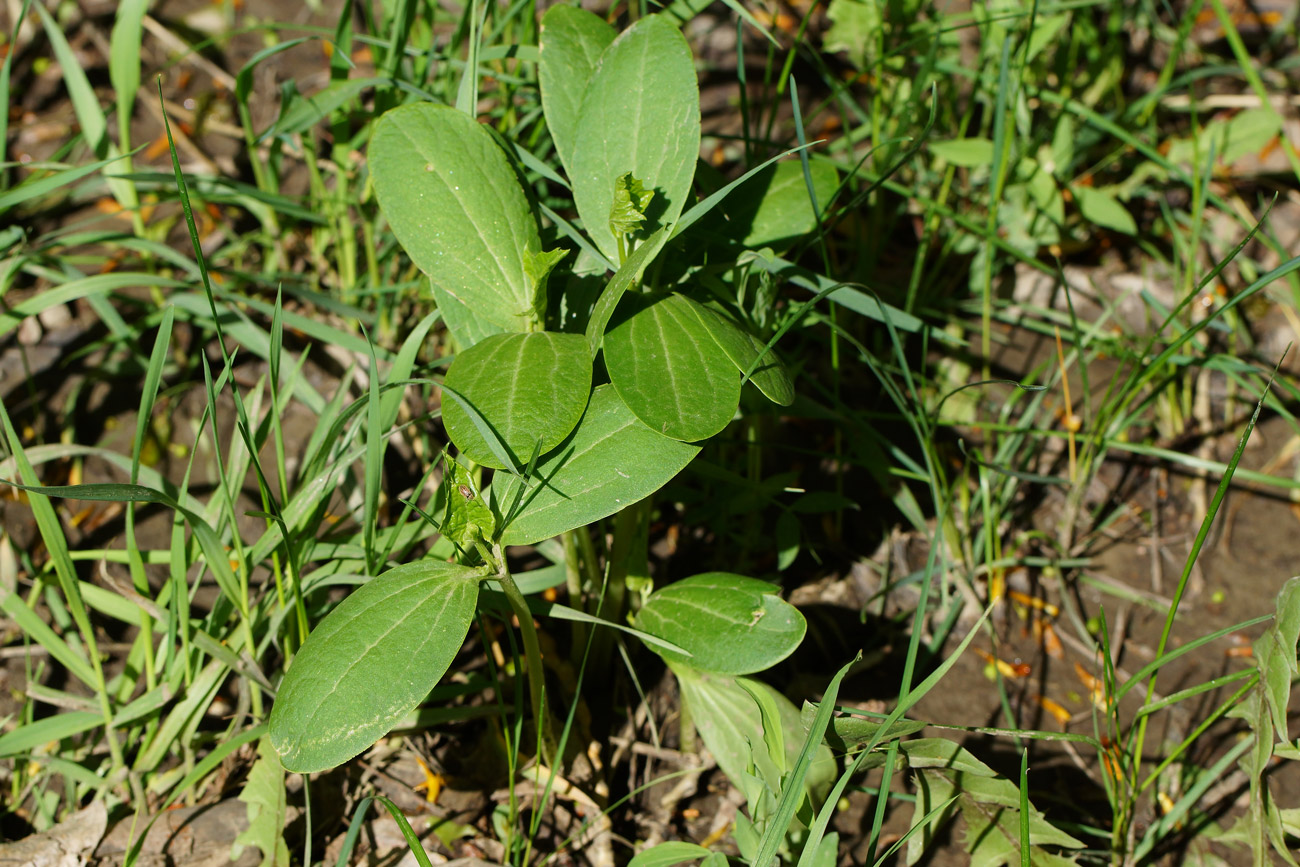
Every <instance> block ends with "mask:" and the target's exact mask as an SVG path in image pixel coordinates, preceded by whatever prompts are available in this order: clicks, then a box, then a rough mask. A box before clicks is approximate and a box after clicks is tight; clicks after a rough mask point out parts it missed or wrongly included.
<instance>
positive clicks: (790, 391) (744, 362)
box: [693, 304, 794, 406]
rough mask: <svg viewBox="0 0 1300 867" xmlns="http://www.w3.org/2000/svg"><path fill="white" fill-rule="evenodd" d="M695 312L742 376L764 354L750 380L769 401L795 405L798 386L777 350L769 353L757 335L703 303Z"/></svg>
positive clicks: (696, 306)
mask: <svg viewBox="0 0 1300 867" xmlns="http://www.w3.org/2000/svg"><path fill="white" fill-rule="evenodd" d="M693 309H694V311H695V313H696V315H698V316H699V318H700V324H702V325H703V326H704V327H705V329H706V330H707V331H708V332H709V334H711V335H713V339H714V340H716V341H717V342H718V345H719V346H721V347H722V351H723V352H725V353H726V354H727V357H728V358H730V359H731V361H732V363H734V364H735V365H736V368H737V369H738V370H739V371H740V372H741V373H742V374H743V373H746V372H747V371H749V368H750V366H751V365H753V364H754V362H755V360H757V359H759V357H760V355H761V357H762V360H761V361H759V363H758V366H757V367H755V368H754V372H753V373H751V374H750V377H749V381H750V382H752V383H754V385H755V386H756V387H757V388H758V390H759V391H761V392H763V394H764V395H766V396H767V399H768V400H770V401H772V402H773V403H777V404H780V405H781V406H789V405H790V404H792V403H794V383H792V382H791V381H790V374H789V373H788V372H787V371H786V369H785V365H784V364H782V363H781V359H780V358H778V357H777V355H776V351H775V350H769V349H768V348H767V344H766V343H764V342H763V341H761V340H759V339H758V338H757V337H755V336H754V334H753V332H751V331H750V330H749V329H748V328H745V326H743V325H741V324H740V323H738V322H736V321H735V320H734V319H732V318H731V317H730V316H727V315H726V314H725V313H720V312H718V311H717V310H714V309H712V308H710V307H705V306H704V305H703V304H695V305H694V308H693Z"/></svg>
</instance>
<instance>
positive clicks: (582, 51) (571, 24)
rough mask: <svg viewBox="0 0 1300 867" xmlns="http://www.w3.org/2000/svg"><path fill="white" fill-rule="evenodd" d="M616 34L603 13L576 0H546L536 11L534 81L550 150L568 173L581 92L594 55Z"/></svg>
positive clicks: (570, 170)
mask: <svg viewBox="0 0 1300 867" xmlns="http://www.w3.org/2000/svg"><path fill="white" fill-rule="evenodd" d="M616 35H617V32H616V31H615V30H614V28H613V27H610V26H609V24H607V23H606V22H605V19H603V18H601V17H600V16H599V15H596V14H594V13H592V12H588V11H586V10H585V9H581V8H579V7H577V6H569V5H566V4H561V5H559V6H552V7H551V8H550V9H547V10H546V14H545V15H543V16H542V32H541V37H540V38H539V39H538V44H537V47H538V53H539V54H540V57H541V59H540V61H539V62H538V64H537V83H538V85H539V86H540V88H541V91H542V110H543V111H544V112H545V113H546V126H547V127H548V128H549V129H550V130H551V140H552V141H554V142H555V152H556V153H557V154H559V155H560V163H561V164H562V165H563V166H564V170H565V171H566V172H568V173H569V174H570V175H572V174H573V140H574V137H575V136H576V135H577V130H578V111H579V110H580V109H581V108H582V97H583V94H585V93H586V92H587V82H588V81H590V80H591V74H592V73H593V72H594V71H595V69H596V61H598V60H599V59H600V55H601V54H602V53H603V52H604V51H605V49H606V48H608V47H609V43H611V42H613V41H614V37H615V36H616Z"/></svg>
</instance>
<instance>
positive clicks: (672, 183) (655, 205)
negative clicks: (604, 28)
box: [569, 15, 700, 261]
mask: <svg viewBox="0 0 1300 867" xmlns="http://www.w3.org/2000/svg"><path fill="white" fill-rule="evenodd" d="M699 155H700V91H699V86H698V85H697V83H696V80H695V63H694V61H693V60H692V59H691V49H690V46H688V45H687V44H686V39H685V37H683V36H682V33H681V31H680V30H678V29H677V27H676V26H675V25H674V24H673V23H672V21H671V20H670V19H669V18H668V17H667V16H666V15H647V16H646V17H644V18H642V19H641V20H640V21H638V22H636V23H635V24H633V25H632V26H631V27H629V28H628V29H627V30H625V31H623V33H621V34H620V35H619V36H618V38H616V39H615V40H614V41H613V42H612V43H610V45H609V47H608V48H606V49H605V51H604V53H603V54H601V56H600V60H599V62H598V63H597V64H596V69H595V71H594V72H593V73H592V75H591V80H590V82H589V83H588V85H587V89H586V92H585V94H584V95H583V99H582V107H581V108H580V109H579V112H578V124H577V131H576V134H575V136H574V141H573V159H572V163H573V164H572V165H571V166H570V167H569V179H570V180H571V181H572V182H573V201H574V204H575V205H577V207H578V214H579V216H581V217H582V222H583V225H584V226H585V227H586V229H587V234H588V235H589V236H590V237H591V239H592V240H593V241H594V242H595V243H596V246H597V247H599V248H600V250H601V252H603V253H604V254H605V255H606V256H608V257H610V258H611V259H614V260H615V261H617V258H618V238H616V237H615V235H614V233H613V232H611V231H610V228H609V218H610V213H611V211H612V209H613V205H614V186H615V179H617V178H619V177H622V176H623V175H625V174H627V173H628V172H631V173H632V175H633V176H634V177H636V178H637V179H638V180H640V181H641V183H642V184H644V186H645V189H646V190H653V191H654V194H655V195H654V200H653V201H652V202H651V207H650V212H649V214H648V215H647V216H648V221H647V224H646V225H645V226H644V227H643V228H644V230H645V231H654V230H655V229H659V228H661V227H663V226H665V225H667V224H669V223H672V222H674V221H676V219H677V217H678V216H679V215H680V214H681V212H682V208H683V207H684V206H685V204H686V199H687V197H688V196H689V195H690V192H691V179H692V178H693V177H694V176H695V161H696V160H697V159H699Z"/></svg>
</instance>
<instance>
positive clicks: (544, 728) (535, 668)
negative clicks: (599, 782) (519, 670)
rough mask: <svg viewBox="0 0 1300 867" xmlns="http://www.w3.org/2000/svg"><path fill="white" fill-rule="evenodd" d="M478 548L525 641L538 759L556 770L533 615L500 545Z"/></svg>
mask: <svg viewBox="0 0 1300 867" xmlns="http://www.w3.org/2000/svg"><path fill="white" fill-rule="evenodd" d="M478 547H479V550H480V553H482V554H483V555H484V559H485V560H487V562H488V563H489V564H493V565H495V566H496V579H497V582H498V583H499V584H500V585H501V589H502V590H503V591H505V594H506V599H507V600H509V602H510V608H511V610H513V611H514V613H515V617H516V618H517V619H518V620H519V631H520V632H521V633H522V634H523V637H524V658H525V660H526V664H527V666H528V692H529V695H530V697H531V698H532V704H533V721H534V723H535V724H536V726H537V738H538V741H539V743H540V746H541V749H540V752H541V758H542V761H543V762H545V763H546V764H548V765H550V766H552V767H558V765H557V764H556V756H555V737H554V735H553V734H552V732H551V717H550V713H549V712H548V711H547V708H546V672H545V670H544V669H543V668H542V648H541V644H540V643H539V642H538V641H537V630H536V629H534V628H533V614H532V612H531V611H529V610H528V602H527V600H525V599H524V594H523V593H522V592H520V590H519V585H518V584H516V583H515V579H514V578H512V577H510V569H509V567H507V566H506V558H505V552H504V551H502V550H501V545H500V544H497V545H494V546H493V547H492V550H491V552H488V551H487V550H486V547H487V546H486V545H484V544H483V543H481V542H480V543H479V546H478ZM489 554H490V556H489Z"/></svg>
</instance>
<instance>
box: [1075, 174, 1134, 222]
mask: <svg viewBox="0 0 1300 867" xmlns="http://www.w3.org/2000/svg"><path fill="white" fill-rule="evenodd" d="M1071 189H1072V191H1073V192H1074V200H1075V201H1076V202H1078V203H1079V213H1081V214H1083V218H1084V219H1085V220H1087V221H1088V222H1090V223H1094V224H1096V225H1098V226H1101V227H1102V228H1105V229H1112V230H1114V231H1116V232H1120V233H1122V234H1125V235H1136V234H1137V230H1138V229H1137V223H1136V222H1135V221H1134V220H1133V215H1132V214H1130V213H1129V212H1128V208H1126V207H1124V206H1123V205H1122V204H1121V203H1120V201H1119V199H1117V198H1116V197H1115V194H1114V192H1112V191H1111V190H1109V189H1097V188H1095V187H1085V186H1083V185H1082V184H1079V185H1077V186H1074V187H1072V188H1071Z"/></svg>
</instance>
